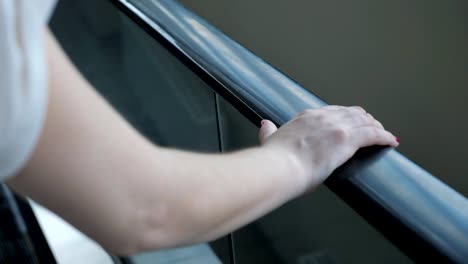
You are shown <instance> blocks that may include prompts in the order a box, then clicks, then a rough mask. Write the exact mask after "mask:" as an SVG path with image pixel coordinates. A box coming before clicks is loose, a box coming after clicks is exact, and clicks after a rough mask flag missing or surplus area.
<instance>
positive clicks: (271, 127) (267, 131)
mask: <svg viewBox="0 0 468 264" xmlns="http://www.w3.org/2000/svg"><path fill="white" fill-rule="evenodd" d="M276 130H278V128H277V127H276V126H275V124H273V122H271V121H270V120H266V119H264V120H262V122H261V127H260V131H259V132H258V139H259V140H260V144H263V143H264V142H265V141H266V140H267V138H268V137H269V136H271V135H272V134H273V133H275V132H276Z"/></svg>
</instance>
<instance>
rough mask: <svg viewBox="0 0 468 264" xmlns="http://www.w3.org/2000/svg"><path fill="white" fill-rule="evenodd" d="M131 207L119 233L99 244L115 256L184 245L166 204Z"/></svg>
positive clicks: (182, 234) (178, 226)
mask: <svg viewBox="0 0 468 264" xmlns="http://www.w3.org/2000/svg"><path fill="white" fill-rule="evenodd" d="M155 207H157V206H155V205H153V206H152V208H145V209H141V210H140V211H139V212H138V210H134V214H133V215H132V216H131V217H132V219H131V220H128V219H127V221H126V224H125V226H124V227H123V228H122V229H121V231H123V232H121V234H120V235H119V236H118V237H117V238H116V237H115V236H113V235H111V236H110V237H111V239H108V240H107V241H105V242H103V243H102V244H101V245H102V246H103V247H104V248H105V250H107V251H108V252H109V253H111V254H113V255H116V256H130V255H135V254H138V253H142V252H145V251H155V250H161V249H167V248H173V247H178V246H182V245H185V244H186V243H185V242H186V240H187V239H186V237H185V236H184V235H186V234H184V232H183V231H181V228H180V225H179V224H178V223H177V221H174V216H170V215H169V214H168V210H167V209H166V208H167V207H165V206H161V208H159V209H158V208H155Z"/></svg>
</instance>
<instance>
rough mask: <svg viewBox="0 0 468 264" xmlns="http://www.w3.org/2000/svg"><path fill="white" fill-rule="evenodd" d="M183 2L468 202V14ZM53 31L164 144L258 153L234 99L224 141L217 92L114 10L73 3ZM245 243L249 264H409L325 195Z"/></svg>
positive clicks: (389, 6)
mask: <svg viewBox="0 0 468 264" xmlns="http://www.w3.org/2000/svg"><path fill="white" fill-rule="evenodd" d="M181 2H182V3H183V4H185V5H186V6H187V7H188V8H189V9H191V10H193V11H194V12H196V13H198V14H199V15H200V16H202V17H203V18H205V19H206V20H208V21H209V22H211V23H212V24H214V25H215V26H217V27H218V28H219V29H221V30H222V31H223V32H224V33H226V34H227V35H228V36H230V37H232V38H233V39H235V40H236V41H238V42H240V43H241V44H242V45H244V46H245V47H247V48H248V49H250V50H252V51H253V52H254V53H255V54H257V55H258V56H259V57H261V58H263V59H265V60H266V61H267V62H269V63H270V64H272V65H273V66H275V67H276V68H278V69H279V70H281V71H282V72H284V73H286V74H287V75H288V76H290V77H291V78H292V79H294V80H296V81H297V82H299V83H300V84H301V85H303V86H304V87H306V88H307V89H309V90H310V91H312V92H313V93H314V94H316V95H318V96H319V97H321V98H323V99H324V100H325V101H326V102H328V103H330V104H338V105H360V106H362V107H364V108H365V109H366V110H367V111H368V112H370V113H372V114H373V115H374V117H376V118H377V119H379V120H380V121H382V123H383V124H384V125H385V126H386V128H387V129H389V130H390V131H392V132H393V133H394V134H395V135H397V136H398V137H400V139H401V145H400V147H399V151H400V152H402V153H403V154H405V155H406V156H407V157H409V158H410V159H412V160H414V161H415V162H416V163H418V164H419V165H421V166H422V167H423V168H425V169H426V170H428V171H429V172H431V173H432V174H434V175H435V176H437V177H439V178H440V179H441V180H443V181H444V182H446V183H447V184H449V185H450V186H452V187H453V188H454V189H456V190H458V191H459V192H461V193H463V194H464V195H465V196H466V195H467V194H468V166H465V165H466V164H465V163H466V159H467V157H468V118H467V117H466V115H467V113H468V104H467V103H466V102H465V101H466V100H467V98H468V90H467V85H468V49H467V47H468V3H467V2H466V1H457V0H450V1H434V0H427V1H422V0H416V1H410V2H408V1H403V0H395V1H371V0H358V1H345V0H327V1H308V0H307V1H306V0H302V1H276V0H273V1H272V0H268V1H267V0H255V1H251V0H250V1H247V0H236V1H228V0H197V1H189V0H183V1H181ZM51 28H52V30H53V32H54V33H55V35H56V36H57V38H58V39H59V41H60V42H61V44H62V46H63V47H64V49H65V50H66V51H67V52H68V54H69V55H70V57H71V58H72V60H73V61H74V62H75V64H76V65H77V66H78V67H79V68H80V70H81V71H82V73H83V74H84V75H85V76H86V77H87V78H88V79H89V80H90V82H91V83H93V85H94V86H95V87H96V89H97V90H98V91H99V92H100V93H101V94H103V95H104V97H106V99H107V100H108V101H110V102H111V104H112V105H114V107H115V108H116V109H117V110H118V111H119V112H121V113H122V114H123V115H124V116H125V117H126V118H127V120H129V122H130V123H132V125H134V126H135V127H136V128H137V129H139V130H140V131H141V132H142V133H143V134H145V135H146V136H147V137H148V138H150V139H151V140H153V141H154V142H156V143H158V144H160V145H164V146H171V147H179V148H185V149H191V150H197V151H207V152H218V151H220V146H219V144H218V139H217V135H218V133H221V136H222V138H223V146H221V147H222V148H223V149H224V150H225V151H231V150H235V149H239V148H242V147H247V146H251V145H255V144H257V141H256V132H257V129H256V127H255V126H254V125H252V124H250V123H249V122H248V121H247V120H246V119H245V118H244V117H243V116H241V115H240V114H239V113H238V112H237V111H236V110H235V109H233V108H232V107H231V106H230V105H229V104H227V103H226V102H224V101H223V100H222V99H221V98H219V100H220V113H221V116H220V126H221V130H220V132H219V131H218V130H217V123H216V122H217V119H216V112H215V108H214V104H213V102H214V98H215V95H214V93H213V92H212V91H211V90H210V89H209V87H208V86H207V85H206V84H204V83H203V82H202V81H201V80H200V79H198V77H196V76H194V75H193V74H192V73H191V72H190V71H189V70H187V69H186V68H185V67H184V66H183V65H182V64H180V63H179V62H178V61H177V60H176V59H175V58H174V57H172V55H170V54H169V53H168V52H167V51H165V50H164V49H163V48H162V47H161V46H159V45H158V44H157V43H155V41H154V40H153V39H151V38H150V37H148V36H147V35H146V33H144V32H143V31H142V30H141V29H139V27H138V26H136V25H135V24H133V22H131V21H130V20H129V19H128V18H126V17H125V16H122V15H120V14H119V12H118V11H117V10H116V8H115V7H113V6H112V5H110V4H109V3H108V1H91V0H82V1H71V0H62V1H60V4H59V6H58V7H57V10H56V13H55V15H54V17H53V19H52V21H51ZM181 124H188V126H189V127H190V129H183V128H182V127H181ZM110 133H111V132H110ZM91 217H92V216H91ZM234 237H235V244H236V256H237V258H238V263H298V264H306V263H376V262H379V263H407V262H409V260H408V259H407V258H406V257H405V256H404V255H403V254H402V253H400V252H399V251H398V250H397V249H396V248H395V247H394V246H393V245H391V244H390V243H389V242H388V241H386V240H385V239H384V238H383V237H382V236H381V235H380V234H379V233H377V232H376V231H375V230H374V229H373V228H372V227H370V226H369V225H367V223H366V222H364V221H363V220H362V219H361V218H360V217H359V216H358V215H356V214H355V213H354V212H353V211H352V210H350V209H349V208H348V207H347V206H346V205H344V204H343V202H341V201H340V200H339V199H338V198H336V197H335V196H334V195H333V194H332V193H331V192H329V191H328V190H327V189H326V188H320V189H319V190H318V191H317V192H315V193H314V194H312V195H306V196H304V197H302V198H300V199H297V200H295V201H293V202H291V203H288V204H287V205H285V206H283V207H282V208H280V209H279V210H276V211H275V212H273V213H271V214H269V215H267V216H266V217H264V218H262V219H260V220H259V221H256V222H255V223H253V224H251V225H248V226H247V227H245V228H243V229H241V230H239V231H238V232H236V233H235V234H234ZM79 243H81V242H79ZM79 243H78V242H77V244H76V245H79ZM210 248H211V249H212V251H211V252H214V253H207V254H208V255H209V254H213V255H214V254H216V257H215V258H211V257H210V261H215V262H213V263H216V261H219V260H221V261H223V262H224V263H229V262H228V258H227V256H228V253H227V252H228V251H227V240H226V239H225V238H223V239H220V240H219V241H216V242H213V243H211V244H210ZM204 250H205V249H204ZM204 252H205V253H206V251H204ZM205 253H203V254H205ZM143 259H144V260H143ZM134 261H135V262H137V263H153V262H154V261H156V256H154V255H153V256H150V257H147V258H142V257H141V256H140V257H136V258H135V259H134ZM138 261H142V262H138ZM144 261H146V262H144ZM152 261H153V262H152ZM159 263H163V262H159ZM193 263H195V262H193ZM200 263H201V262H200Z"/></svg>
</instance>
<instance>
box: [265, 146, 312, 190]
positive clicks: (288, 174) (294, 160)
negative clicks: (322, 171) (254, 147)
mask: <svg viewBox="0 0 468 264" xmlns="http://www.w3.org/2000/svg"><path fill="white" fill-rule="evenodd" d="M259 148H260V149H262V151H263V152H264V153H265V154H264V155H265V156H267V157H268V158H269V159H270V160H271V161H270V162H271V164H272V165H273V166H275V167H276V168H277V169H278V171H279V172H280V173H278V177H279V178H280V184H282V185H283V186H287V188H288V189H289V192H290V193H291V195H292V196H293V197H297V196H299V195H301V194H303V193H304V192H306V191H307V190H308V189H309V185H310V183H309V182H310V180H308V173H307V169H306V166H305V164H304V163H303V162H302V160H301V159H300V157H298V156H297V155H296V154H295V153H294V152H293V151H291V150H289V149H287V148H284V147H281V146H276V145H275V146H273V145H263V146H261V147H259Z"/></svg>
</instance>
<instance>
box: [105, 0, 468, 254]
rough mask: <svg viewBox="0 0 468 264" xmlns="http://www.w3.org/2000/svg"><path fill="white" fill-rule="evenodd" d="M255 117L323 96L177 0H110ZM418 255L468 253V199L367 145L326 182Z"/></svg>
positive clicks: (314, 104)
mask: <svg viewBox="0 0 468 264" xmlns="http://www.w3.org/2000/svg"><path fill="white" fill-rule="evenodd" d="M111 1H112V2H113V3H114V4H116V5H117V6H118V7H119V8H120V10H121V11H123V12H124V13H125V14H126V15H127V16H129V17H130V18H132V19H133V20H134V21H135V22H136V23H137V24H139V25H140V26H141V27H142V28H143V29H144V30H145V31H146V32H148V33H149V34H150V35H151V36H152V37H153V38H154V39H155V40H157V41H158V42H159V43H160V44H162V45H163V46H164V47H165V48H167V49H168V50H169V51H170V52H171V53H172V54H173V55H174V56H175V57H176V58H177V59H179V60H180V61H182V62H183V63H184V64H185V65H186V66H187V67H188V68H190V69H191V70H192V71H193V72H194V73H195V74H197V75H198V76H199V77H200V78H201V79H203V80H204V81H205V82H206V83H207V84H208V85H209V86H210V87H212V88H213V89H214V90H215V91H216V92H217V93H218V94H220V95H221V96H223V97H224V98H225V99H226V100H227V101H228V102H229V103H230V104H232V105H233V106H234V107H235V108H237V109H238V110H239V111H240V112H241V113H242V114H243V115H244V116H245V117H247V118H248V119H249V120H250V121H252V122H253V123H255V124H258V123H259V122H260V120H261V119H263V118H267V119H270V120H272V121H273V122H275V123H276V124H277V125H282V124H284V123H286V122H287V121H288V120H290V119H291V118H292V117H294V116H295V115H296V114H298V113H299V112H301V111H303V110H304V109H308V108H318V107H321V106H324V105H326V104H325V102H324V101H323V100H321V99H320V98H318V97H317V96H315V95H314V94H312V93H311V92H309V91H308V90H306V89H304V88H303V87H301V86H300V85H299V84H297V83H296V82H294V81H293V80H291V79H290V78H288V77H287V76H286V75H284V74H283V73H281V72H280V71H278V70H277V69H275V68H274V67H272V66H271V65H269V64H268V63H266V62H265V61H263V60H262V59H260V58H259V57H257V56H256V55H254V54H253V53H252V52H250V51H249V50H247V49H246V48H244V47H242V46H241V45H240V44H238V43H237V42H235V41H234V40H232V39H230V38H229V37H227V36H226V35H225V34H223V33H222V32H221V31H219V30H218V29H216V28H215V27H214V26H212V25H210V24H209V23H208V22H206V21H205V20H203V19H202V18H200V17H198V16H197V15H195V14H194V13H193V12H191V11H189V10H188V9H186V8H185V7H183V6H182V5H181V4H180V3H178V2H177V1H173V0H111ZM325 184H326V186H327V187H328V188H329V189H331V190H332V191H333V192H334V193H335V194H337V195H338V196H339V197H340V198H342V199H343V200H344V201H345V202H346V203H347V204H348V205H349V206H351V207H352V208H353V209H354V210H355V211H356V212H357V213H359V214H360V215H361V216H362V217H363V218H365V219H366V220H367V221H368V222H369V223H370V224H371V225H372V226H374V227H375V228H376V229H377V230H378V231H379V232H380V233H382V234H383V235H384V236H385V237H386V238H387V239H389V240H390V241H391V242H392V243H393V244H394V245H396V246H397V247H398V248H400V249H401V250H402V251H403V252H405V253H406V254H407V255H408V256H409V257H410V258H412V259H413V260H415V261H417V262H423V261H424V262H426V261H435V262H444V263H445V262H454V263H466V262H467V261H468V200H467V199H466V198H465V197H464V196H463V195H461V194H460V193H458V192H457V191H455V190H454V189H453V188H451V187H449V186H447V185H446V184H445V183H443V182H442V181H440V180H439V179H437V178H436V177H434V176H433V175H431V174H430V173H429V172H427V171H425V170H424V169H423V168H421V167H420V166H418V165H417V164H415V163H414V162H412V161H410V160H409V159H408V158H406V157H405V156H403V155H402V154H400V153H398V152H397V151H395V150H393V149H388V148H383V147H370V148H365V149H361V150H360V151H358V152H357V153H356V155H355V156H354V157H353V158H352V159H351V160H350V161H348V162H347V163H346V164H344V165H343V166H341V167H340V168H338V169H337V170H335V172H334V173H333V174H332V175H331V177H330V178H329V179H328V180H327V181H326V182H325Z"/></svg>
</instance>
